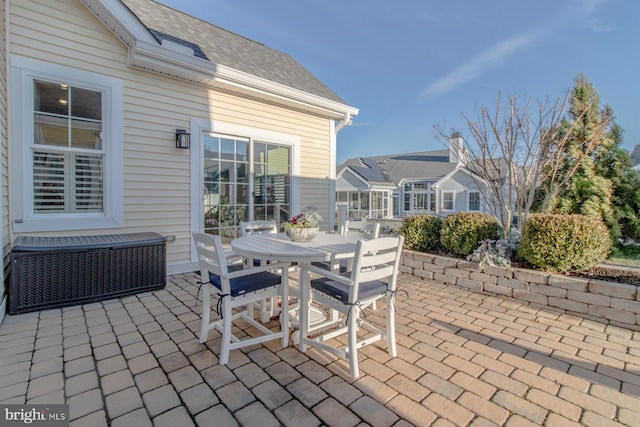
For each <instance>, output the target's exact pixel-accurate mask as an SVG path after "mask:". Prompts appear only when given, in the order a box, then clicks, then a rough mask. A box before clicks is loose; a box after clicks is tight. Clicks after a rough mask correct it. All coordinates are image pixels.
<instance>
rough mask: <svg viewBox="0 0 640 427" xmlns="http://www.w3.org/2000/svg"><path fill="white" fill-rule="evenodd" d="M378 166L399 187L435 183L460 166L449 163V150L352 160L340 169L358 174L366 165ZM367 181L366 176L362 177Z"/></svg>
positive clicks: (339, 168) (455, 163)
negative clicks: (407, 183)
mask: <svg viewBox="0 0 640 427" xmlns="http://www.w3.org/2000/svg"><path fill="white" fill-rule="evenodd" d="M372 164H376V165H377V166H378V167H379V169H380V170H381V172H382V173H384V174H385V175H386V176H387V178H388V180H390V181H391V182H393V183H394V184H395V185H399V184H400V183H401V182H402V180H406V179H424V180H433V181H434V182H435V181H437V180H439V179H440V178H442V177H443V176H445V175H447V174H449V173H451V172H452V171H453V170H455V169H456V167H457V166H458V163H457V162H450V161H449V150H435V151H421V152H416V153H405V154H391V155H386V156H373V157H368V158H364V159H363V158H360V157H356V158H352V159H348V160H347V161H345V162H344V163H343V164H342V165H340V166H339V167H338V170H341V169H343V168H345V167H348V168H350V169H352V170H354V171H356V172H357V170H358V168H363V166H364V165H372ZM361 176H363V178H365V179H367V177H366V176H365V175H361Z"/></svg>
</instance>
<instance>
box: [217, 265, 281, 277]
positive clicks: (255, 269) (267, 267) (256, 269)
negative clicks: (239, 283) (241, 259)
mask: <svg viewBox="0 0 640 427" xmlns="http://www.w3.org/2000/svg"><path fill="white" fill-rule="evenodd" d="M280 268H282V269H285V268H289V263H288V262H278V263H272V264H267V265H261V266H257V267H251V268H245V269H243V270H238V271H234V272H232V273H229V274H227V275H226V276H224V278H225V279H234V278H236V277H242V276H248V275H250V274H255V273H259V272H261V271H271V270H275V269H280Z"/></svg>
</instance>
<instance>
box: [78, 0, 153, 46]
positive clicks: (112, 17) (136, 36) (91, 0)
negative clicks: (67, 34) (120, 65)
mask: <svg viewBox="0 0 640 427" xmlns="http://www.w3.org/2000/svg"><path fill="white" fill-rule="evenodd" d="M80 1H81V2H82V3H83V4H84V5H85V6H86V7H87V9H89V10H90V11H91V12H92V13H93V14H94V15H95V16H96V17H97V18H98V19H99V20H100V21H102V22H103V23H104V24H105V25H106V26H107V28H109V29H110V30H111V31H112V32H113V33H114V34H115V35H116V36H118V38H120V39H122V41H124V42H125V44H126V45H127V46H131V44H132V42H133V41H142V42H147V43H153V42H156V43H157V41H156V39H155V37H153V35H152V34H151V33H150V32H149V30H148V29H147V27H145V26H144V25H143V24H142V22H140V20H139V19H138V17H137V16H135V15H134V14H133V13H131V11H130V10H129V8H128V7H126V6H125V5H124V3H122V2H121V1H120V0H80Z"/></svg>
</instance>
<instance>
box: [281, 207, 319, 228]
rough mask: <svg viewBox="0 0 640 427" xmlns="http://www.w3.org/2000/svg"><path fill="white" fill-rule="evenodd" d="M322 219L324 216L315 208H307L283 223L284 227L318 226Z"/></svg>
mask: <svg viewBox="0 0 640 427" xmlns="http://www.w3.org/2000/svg"><path fill="white" fill-rule="evenodd" d="M320 221H322V216H320V214H319V213H318V212H317V211H316V210H315V209H313V208H307V209H304V210H303V211H302V212H301V213H299V214H298V215H296V216H294V217H291V218H290V219H289V220H288V221H285V222H284V223H283V224H282V225H283V226H284V228H316V227H317V226H318V224H319V223H320Z"/></svg>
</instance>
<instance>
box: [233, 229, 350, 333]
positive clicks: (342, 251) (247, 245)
mask: <svg viewBox="0 0 640 427" xmlns="http://www.w3.org/2000/svg"><path fill="white" fill-rule="evenodd" d="M358 240H359V238H358V236H344V235H341V234H329V233H320V234H318V235H317V236H316V237H315V238H314V239H313V240H311V241H309V242H294V241H292V240H290V239H289V238H288V237H287V236H286V234H284V233H277V234H254V235H250V236H245V237H239V238H237V239H234V240H232V241H231V248H232V249H233V251H234V252H235V253H236V254H238V255H241V256H244V257H247V258H253V259H259V260H263V261H272V262H276V261H277V262H290V263H292V264H294V263H295V264H297V266H298V267H299V268H300V289H299V291H300V295H301V296H303V295H307V294H308V293H309V292H310V289H309V287H310V283H309V272H308V270H307V269H306V268H305V267H306V266H307V265H309V264H311V263H312V262H321V261H329V262H331V261H335V260H336V259H348V258H350V257H351V258H352V257H353V256H354V255H355V251H356V244H357V242H358ZM306 300H307V299H306V298H299V301H306ZM294 310H296V309H295V308H294ZM297 310H298V312H299V319H298V321H299V322H300V323H301V324H302V323H303V322H304V323H305V324H307V325H314V324H317V323H320V322H321V321H322V320H324V317H323V314H322V313H320V314H319V315H320V316H322V317H321V318H318V311H317V310H314V308H312V307H311V308H310V307H309V306H307V304H299V308H297ZM293 317H298V316H297V315H294V316H293ZM312 329H313V328H310V329H309V330H312ZM294 341H296V338H295V337H294Z"/></svg>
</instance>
